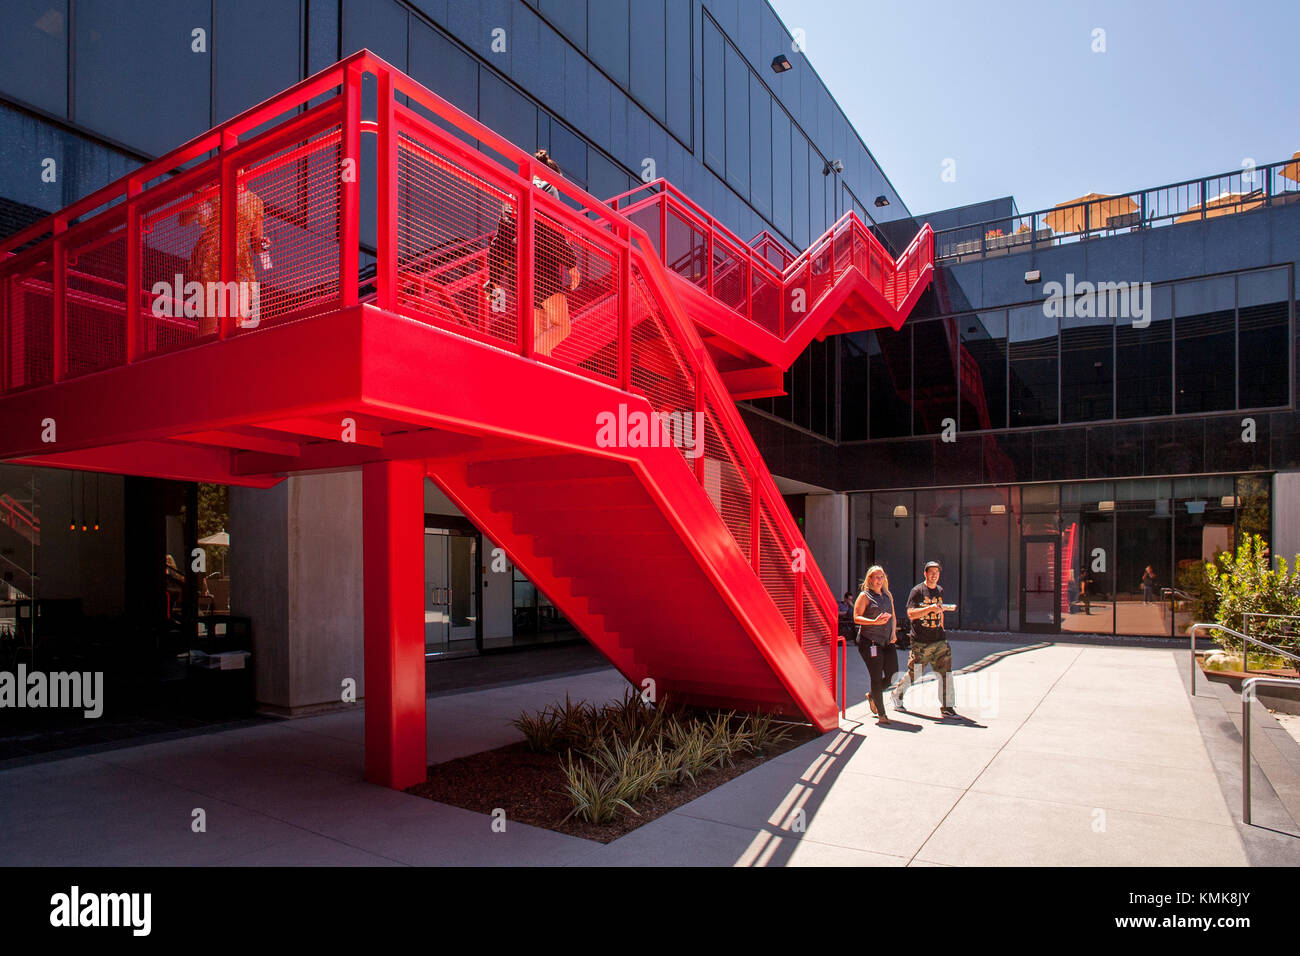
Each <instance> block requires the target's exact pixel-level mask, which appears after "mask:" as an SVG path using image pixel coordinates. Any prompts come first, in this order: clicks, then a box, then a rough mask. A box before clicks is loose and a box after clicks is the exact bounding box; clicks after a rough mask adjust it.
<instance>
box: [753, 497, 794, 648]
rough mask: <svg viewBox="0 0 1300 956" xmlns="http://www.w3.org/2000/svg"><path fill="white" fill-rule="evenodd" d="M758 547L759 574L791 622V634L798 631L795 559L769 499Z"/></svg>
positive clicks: (761, 508) (762, 509)
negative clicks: (782, 534)
mask: <svg viewBox="0 0 1300 956" xmlns="http://www.w3.org/2000/svg"><path fill="white" fill-rule="evenodd" d="M758 549H759V555H758V575H759V577H760V578H761V579H762V581H763V587H764V588H765V589H766V590H767V593H768V594H769V595H771V598H772V601H773V602H774V603H775V604H776V606H777V607H778V608H779V609H780V611H781V615H782V616H783V617H784V618H785V621H786V623H787V624H789V625H790V633H792V634H794V633H797V632H796V621H795V603H796V600H797V596H796V590H797V588H796V581H795V573H794V558H793V556H792V555H791V554H790V550H789V549H788V548H787V547H786V546H785V543H784V541H783V540H782V539H781V538H780V537H779V536H778V534H777V531H776V524H775V522H774V521H773V520H772V513H771V511H769V510H768V507H767V503H766V502H762V503H760V505H759V538H758Z"/></svg>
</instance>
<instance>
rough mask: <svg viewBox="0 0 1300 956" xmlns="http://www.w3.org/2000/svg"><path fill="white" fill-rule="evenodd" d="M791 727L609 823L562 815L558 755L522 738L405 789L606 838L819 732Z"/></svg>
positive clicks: (567, 804) (564, 804) (443, 767)
mask: <svg viewBox="0 0 1300 956" xmlns="http://www.w3.org/2000/svg"><path fill="white" fill-rule="evenodd" d="M789 729H790V734H789V736H788V737H787V739H785V740H783V741H782V742H781V743H780V744H778V745H777V746H775V747H771V748H768V749H767V750H766V751H764V752H763V753H762V754H753V755H751V756H749V757H746V758H744V759H743V760H737V761H736V765H735V766H734V767H718V768H715V769H713V770H710V771H709V772H708V773H706V774H703V775H702V776H700V777H699V779H697V780H696V781H695V782H694V783H686V784H683V785H682V786H675V787H666V788H664V789H662V790H658V791H654V790H652V791H651V792H650V793H648V794H646V796H645V797H644V798H643V799H642V800H640V801H638V802H637V803H636V804H635V806H636V809H637V813H635V814H633V813H628V812H627V811H626V810H624V811H622V813H621V814H620V815H619V816H618V818H617V819H615V820H614V821H613V822H612V823H607V824H601V825H596V824H591V823H586V822H584V821H582V820H579V819H578V818H577V817H576V816H575V817H569V819H568V820H565V819H564V818H565V816H566V815H567V814H568V813H569V811H571V810H572V809H573V803H572V802H571V801H570V799H569V796H568V794H567V793H566V792H565V776H564V771H563V770H562V769H561V767H560V760H561V758H560V757H559V756H558V755H556V754H538V753H532V752H531V751H529V750H528V746H527V744H525V743H524V742H522V741H520V742H519V743H514V744H509V745H507V746H505V747H498V748H497V749H496V750H488V751H485V752H483V753H478V754H472V755H471V756H468V757H459V758H457V759H456V760H449V761H447V762H446V763H440V764H434V765H433V766H431V767H430V768H429V778H428V780H426V781H425V782H424V783H417V784H416V785H415V786H413V787H409V788H407V791H406V792H407V793H412V794H415V795H416V796H417V797H424V798H426V799H428V800H437V801H438V802H439V803H449V804H451V805H452V806H454V807H463V808H465V809H466V810H474V811H477V812H478V813H488V814H490V813H491V812H492V811H493V810H495V809H497V808H500V809H503V810H505V812H506V820H507V821H510V820H514V821H517V822H519V823H528V824H531V825H532V826H536V827H545V828H546V829H548V830H556V831H558V832H560V833H567V834H569V835H570V836H576V837H582V838H583V839H587V840H597V841H599V842H600V843H609V842H610V841H611V840H616V839H618V838H619V837H621V836H623V835H624V834H625V833H630V832H631V831H632V830H635V829H636V828H637V827H639V826H643V825H645V824H647V823H649V822H650V821H651V820H653V819H655V818H656V817H661V816H663V815H664V814H665V813H668V812H669V811H670V810H674V809H676V808H677V807H680V806H682V805H683V804H685V803H689V802H690V801H692V800H694V799H695V798H696V797H699V796H703V795H704V794H706V793H708V792H709V791H710V790H712V789H713V788H714V787H717V786H720V785H722V784H724V783H726V782H727V781H728V780H732V779H734V778H735V777H738V776H740V775H741V774H742V773H744V772H745V771H747V770H753V769H754V768H755V767H757V766H758V765H759V764H761V763H763V762H764V761H766V760H770V759H771V758H772V757H775V756H778V755H779V754H783V753H785V752H786V751H788V750H792V749H794V748H795V747H798V746H799V745H800V744H804V743H807V742H808V741H809V740H814V739H816V738H817V737H820V736H821V734H819V733H818V732H817V731H816V730H814V729H813V728H812V727H810V726H807V725H802V724H799V725H794V726H791V727H790V728H789Z"/></svg>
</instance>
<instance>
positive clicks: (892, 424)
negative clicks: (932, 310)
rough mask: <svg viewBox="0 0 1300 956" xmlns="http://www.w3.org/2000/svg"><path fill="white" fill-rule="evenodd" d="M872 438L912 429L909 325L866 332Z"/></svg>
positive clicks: (902, 433) (910, 329) (896, 436)
mask: <svg viewBox="0 0 1300 956" xmlns="http://www.w3.org/2000/svg"><path fill="white" fill-rule="evenodd" d="M868 335H869V339H868V342H869V345H868V354H869V355H870V360H869V365H870V369H871V371H870V388H871V393H870V394H871V398H870V415H871V437H872V438H898V437H900V436H903V435H910V434H911V433H912V327H911V326H910V325H904V326H903V327H902V328H901V329H899V330H898V331H897V332H895V331H894V330H893V329H876V330H874V331H872V332H869V333H868Z"/></svg>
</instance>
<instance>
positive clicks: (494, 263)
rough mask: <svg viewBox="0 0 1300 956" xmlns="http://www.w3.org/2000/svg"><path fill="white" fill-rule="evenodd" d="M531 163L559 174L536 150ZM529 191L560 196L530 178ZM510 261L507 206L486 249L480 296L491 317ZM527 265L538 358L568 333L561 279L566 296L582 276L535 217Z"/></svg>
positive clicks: (567, 250)
mask: <svg viewBox="0 0 1300 956" xmlns="http://www.w3.org/2000/svg"><path fill="white" fill-rule="evenodd" d="M533 157H534V158H535V159H536V160H537V161H538V162H540V163H543V164H544V165H545V166H546V167H547V168H548V169H550V170H552V171H553V172H555V173H556V174H560V166H559V164H558V163H557V162H556V161H555V160H554V159H552V158H551V156H550V154H549V153H548V152H547V151H546V150H545V149H539V150H538V151H537V152H536V153H534V154H533ZM533 185H534V186H536V187H537V188H538V189H541V190H543V191H545V192H547V193H550V194H551V195H552V196H553V197H555V198H556V199H559V198H560V191H559V190H558V189H557V188H556V187H555V186H554V185H553V184H552V183H550V182H548V181H546V180H545V179H542V178H541V177H540V176H534V177H533ZM515 259H516V246H515V215H514V207H513V206H510V205H507V206H505V207H504V208H503V210H502V215H501V220H500V222H498V223H497V233H496V236H495V237H494V238H493V239H492V243H491V246H490V247H489V249H488V281H487V283H486V285H485V286H484V291H485V292H486V293H487V295H488V301H489V307H490V308H491V309H493V310H494V311H498V312H499V311H501V308H500V307H499V306H501V305H502V304H503V303H504V302H505V292H504V289H505V287H506V286H507V285H509V286H513V285H514V279H515ZM533 263H534V266H535V268H534V269H533V351H534V352H535V353H536V354H538V355H550V354H551V353H552V352H553V351H554V350H555V347H556V346H557V345H559V344H560V343H561V342H563V341H564V340H565V339H566V338H567V337H568V335H569V333H570V332H571V331H572V323H571V321H570V319H569V300H568V297H567V296H566V294H565V288H566V282H565V281H564V280H566V279H567V288H568V290H569V291H573V290H575V289H577V288H578V283H579V282H580V281H581V280H582V276H581V273H580V272H579V271H578V255H577V253H576V252H574V251H573V247H572V246H570V245H569V243H568V242H566V241H565V239H564V237H563V236H562V235H561V234H560V232H559V231H558V230H557V229H556V228H555V227H553V226H549V225H547V224H546V223H545V222H543V221H542V220H541V218H540V215H539V217H538V219H537V220H536V225H535V227H534V229H533ZM562 274H563V277H564V278H563V279H562V278H561V276H562Z"/></svg>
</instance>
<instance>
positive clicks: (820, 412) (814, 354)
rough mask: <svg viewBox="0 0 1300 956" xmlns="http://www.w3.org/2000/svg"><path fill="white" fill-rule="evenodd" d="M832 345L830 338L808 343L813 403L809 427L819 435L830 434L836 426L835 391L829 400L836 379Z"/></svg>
mask: <svg viewBox="0 0 1300 956" xmlns="http://www.w3.org/2000/svg"><path fill="white" fill-rule="evenodd" d="M831 345H832V343H831V341H830V339H829V338H827V339H824V340H823V341H821V342H818V341H815V340H814V341H813V342H811V343H809V345H808V352H809V355H810V356H811V358H812V368H811V370H810V374H811V380H810V381H809V383H808V384H809V388H808V391H809V393H810V394H809V399H810V404H811V407H810V409H809V412H810V416H811V419H810V421H809V423H808V427H809V428H811V429H812V430H813V431H815V432H816V433H817V434H819V435H830V433H831V430H832V429H833V428H834V426H835V404H834V401H835V399H834V396H833V393H832V394H831V395H830V401H829V402H828V401H827V397H828V393H830V392H831V388H832V386H833V384H834V381H835V356H834V354H833V353H832V352H831V350H830V349H831Z"/></svg>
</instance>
